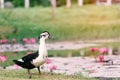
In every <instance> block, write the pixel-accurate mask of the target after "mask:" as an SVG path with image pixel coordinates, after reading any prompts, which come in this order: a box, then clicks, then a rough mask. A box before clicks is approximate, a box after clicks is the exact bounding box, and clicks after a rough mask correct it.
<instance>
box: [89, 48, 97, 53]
mask: <svg viewBox="0 0 120 80" xmlns="http://www.w3.org/2000/svg"><path fill="white" fill-rule="evenodd" d="M97 50H98V48H90V51H91V52H95V51H97Z"/></svg>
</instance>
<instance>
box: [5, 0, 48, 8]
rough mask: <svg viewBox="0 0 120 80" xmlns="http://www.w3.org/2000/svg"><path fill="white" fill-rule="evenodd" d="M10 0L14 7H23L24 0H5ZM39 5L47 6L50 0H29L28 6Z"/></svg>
mask: <svg viewBox="0 0 120 80" xmlns="http://www.w3.org/2000/svg"><path fill="white" fill-rule="evenodd" d="M5 1H10V2H12V3H13V5H14V6H15V7H23V6H24V0H5ZM38 5H41V6H43V7H46V6H49V5H50V2H49V0H30V6H31V7H33V6H38Z"/></svg>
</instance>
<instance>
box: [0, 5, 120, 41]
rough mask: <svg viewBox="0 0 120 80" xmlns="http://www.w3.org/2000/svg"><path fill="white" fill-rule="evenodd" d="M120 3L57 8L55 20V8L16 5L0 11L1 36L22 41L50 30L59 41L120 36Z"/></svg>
mask: <svg viewBox="0 0 120 80" xmlns="http://www.w3.org/2000/svg"><path fill="white" fill-rule="evenodd" d="M119 26H120V10H119V6H117V5H113V6H111V7H104V6H95V5H85V6H83V7H78V6H76V5H73V6H72V8H70V9H66V8H65V7H59V8H57V9H56V19H55V20H52V19H51V8H49V7H48V8H43V7H36V8H30V9H24V8H15V9H4V10H0V38H8V39H11V38H13V37H15V38H17V40H19V41H20V40H21V38H23V37H27V38H30V37H35V38H37V37H38V35H39V33H40V32H42V31H44V30H48V31H49V32H50V33H51V34H52V35H53V36H54V37H56V40H57V41H59V40H78V39H83V40H84V39H100V38H118V37H119V36H120V31H119V30H120V27H119Z"/></svg>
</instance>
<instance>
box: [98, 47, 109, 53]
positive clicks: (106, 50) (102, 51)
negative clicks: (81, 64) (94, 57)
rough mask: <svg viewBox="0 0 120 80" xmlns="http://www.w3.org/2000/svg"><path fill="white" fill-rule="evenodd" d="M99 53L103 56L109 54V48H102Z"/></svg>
mask: <svg viewBox="0 0 120 80" xmlns="http://www.w3.org/2000/svg"><path fill="white" fill-rule="evenodd" d="M99 51H100V53H101V54H104V53H107V52H108V49H107V48H100V49H99Z"/></svg>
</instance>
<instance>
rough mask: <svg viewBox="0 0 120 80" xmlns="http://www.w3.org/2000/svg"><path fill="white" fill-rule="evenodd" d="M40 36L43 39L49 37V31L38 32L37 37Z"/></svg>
mask: <svg viewBox="0 0 120 80" xmlns="http://www.w3.org/2000/svg"><path fill="white" fill-rule="evenodd" d="M41 38H43V39H48V38H50V33H49V32H48V31H44V32H42V33H41V34H40V36H39V39H41Z"/></svg>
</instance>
